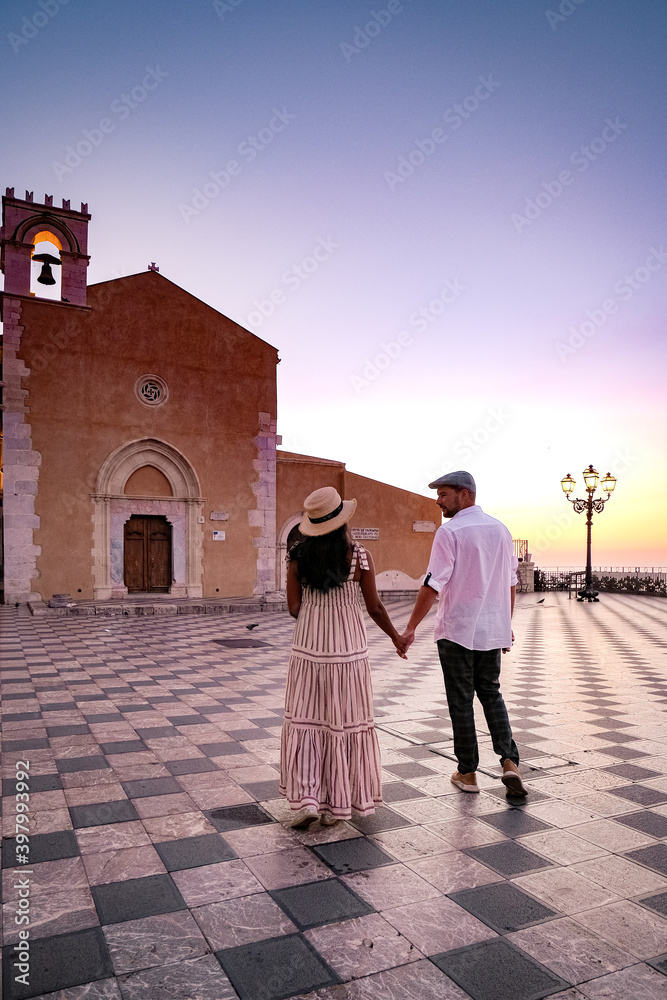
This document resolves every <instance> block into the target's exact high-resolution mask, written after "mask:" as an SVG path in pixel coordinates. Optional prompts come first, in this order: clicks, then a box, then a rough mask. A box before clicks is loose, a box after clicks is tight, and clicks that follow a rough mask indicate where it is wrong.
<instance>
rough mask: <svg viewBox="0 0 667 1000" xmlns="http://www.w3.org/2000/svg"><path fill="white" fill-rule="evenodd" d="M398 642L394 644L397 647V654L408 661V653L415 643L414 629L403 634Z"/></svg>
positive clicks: (408, 629)
mask: <svg viewBox="0 0 667 1000" xmlns="http://www.w3.org/2000/svg"><path fill="white" fill-rule="evenodd" d="M398 640H399V641H398V642H397V643H394V645H395V646H396V652H397V653H398V655H399V656H401V657H403V659H404V660H407V655H406V654H407V651H408V649H409V648H410V646H411V645H412V643H413V642H414V641H415V630H414V629H413V628H406V630H405V631H404V632H403V634H402V635H399V637H398ZM399 643H400V645H399Z"/></svg>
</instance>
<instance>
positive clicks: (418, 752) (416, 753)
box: [385, 747, 434, 778]
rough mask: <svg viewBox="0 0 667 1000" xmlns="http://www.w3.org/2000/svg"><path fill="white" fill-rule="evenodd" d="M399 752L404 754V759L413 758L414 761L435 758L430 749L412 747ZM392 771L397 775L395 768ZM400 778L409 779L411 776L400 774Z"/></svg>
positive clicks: (402, 765)
mask: <svg viewBox="0 0 667 1000" xmlns="http://www.w3.org/2000/svg"><path fill="white" fill-rule="evenodd" d="M399 752H400V753H402V754H403V756H404V757H412V759H413V760H433V757H434V754H433V751H432V750H429V749H428V747H410V748H409V749H406V750H400V751H399ZM394 766H395V767H404V766H405V765H404V764H398V765H394ZM386 770H389V769H388V768H385V771H386ZM391 770H392V774H396V771H394V770H393V768H392V769H391ZM429 773H430V772H429ZM399 777H401V778H409V777H410V775H409V774H400V775H399ZM415 777H416V775H415Z"/></svg>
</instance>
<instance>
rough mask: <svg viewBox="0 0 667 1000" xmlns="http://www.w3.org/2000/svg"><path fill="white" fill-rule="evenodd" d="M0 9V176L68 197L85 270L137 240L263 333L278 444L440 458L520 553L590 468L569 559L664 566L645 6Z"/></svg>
mask: <svg viewBox="0 0 667 1000" xmlns="http://www.w3.org/2000/svg"><path fill="white" fill-rule="evenodd" d="M137 8H138V10H137ZM0 19H1V25H2V31H1V32H0V44H1V45H3V46H4V58H3V59H2V76H3V84H4V87H3V92H4V102H3V103H4V110H5V118H6V123H5V129H4V137H5V143H4V144H3V151H2V161H3V164H2V165H3V170H2V177H3V178H4V180H3V182H2V188H3V190H4V187H5V186H6V185H8V186H15V187H16V191H17V194H19V195H22V193H23V190H24V189H25V188H28V189H29V190H34V192H35V199H36V200H40V201H41V200H42V196H43V194H44V192H47V193H49V194H53V195H54V196H55V197H56V199H58V202H59V200H60V198H62V197H65V198H71V199H72V204H78V202H79V201H80V200H82V201H86V202H88V204H89V207H90V211H91V212H92V214H93V220H92V223H91V229H90V253H91V255H92V260H91V266H90V269H89V276H90V281H91V283H92V282H95V281H101V280H107V279H108V278H111V277H114V276H117V275H121V274H131V273H134V272H136V271H142V270H144V269H145V267H146V265H147V264H148V263H149V261H151V260H155V261H156V262H157V263H158V265H159V267H160V270H161V273H163V274H164V275H165V276H167V277H169V278H170V279H171V280H173V281H175V282H176V283H177V284H179V285H181V286H182V287H184V288H186V289H187V290H188V291H190V292H192V293H193V294H195V295H197V296H199V297H200V298H202V299H203V300H205V301H206V302H209V303H210V304H211V305H213V306H214V307H215V308H217V309H219V310H220V311H221V312H223V313H225V314H226V315H228V316H230V317H232V318H233V319H234V320H236V321H238V322H240V323H242V324H243V325H244V326H246V327H247V328H248V329H250V330H252V331H253V332H255V333H257V334H258V335H259V336H261V337H262V338H263V339H265V340H268V341H269V342H270V343H272V344H274V345H276V346H277V347H278V348H279V349H280V354H281V358H282V364H281V365H280V367H279V370H278V373H279V431H281V432H282V434H283V438H284V447H286V448H288V449H290V450H295V451H303V452H305V453H309V454H317V455H323V456H325V457H329V458H336V459H342V460H344V461H346V462H347V464H348V468H350V469H352V470H353V471H355V472H359V473H362V474H364V475H368V476H372V477H375V478H377V479H381V480H384V481H386V482H390V483H393V484H395V485H397V486H401V487H403V488H406V489H411V490H415V491H418V492H428V491H427V490H426V486H427V484H428V482H429V480H430V479H431V478H433V477H434V476H436V475H438V474H440V473H441V472H442V471H444V470H445V469H446V468H448V467H449V468H460V467H463V468H468V469H470V471H472V472H473V473H474V475H475V477H476V479H477V482H478V485H479V495H478V499H479V502H480V504H481V505H482V506H483V507H484V508H485V509H486V510H488V511H489V512H490V513H493V514H495V515H496V516H500V517H502V518H503V519H504V520H505V521H506V522H507V524H508V526H509V527H510V528H511V530H512V532H513V533H514V535H515V536H518V537H526V538H528V539H529V541H530V542H531V547H532V548H533V550H534V551H537V552H538V554H539V561H540V562H541V563H542V564H544V565H547V564H554V565H555V564H557V563H565V562H567V563H569V562H581V561H582V559H583V549H584V524H583V518H582V517H579V518H577V517H575V516H574V515H572V516H570V517H569V519H566V520H567V523H565V522H564V520H563V517H562V515H563V514H566V515H567V514H568V513H569V509H568V507H567V506H566V503H565V500H564V499H563V497H562V494H561V491H560V486H559V480H560V478H561V477H562V476H563V475H564V474H565V473H566V472H568V471H570V472H572V474H573V475H574V476H575V478H577V479H578V482H579V484H581V470H582V469H583V468H584V467H585V466H586V465H588V463H589V462H593V463H594V464H595V465H596V466H597V467H598V469H599V470H600V472H601V473H604V472H606V471H607V470H608V469H610V470H611V471H612V472H614V473H615V474H616V475H617V477H618V481H619V482H618V487H617V493H616V495H615V496H614V497H613V498H612V500H611V501H610V504H609V507H608V508H607V510H606V511H605V512H604V514H603V515H600V517H599V518H598V519H597V521H596V527H595V529H594V561H595V562H597V563H612V562H617V563H624V564H626V565H627V564H629V563H631V564H635V563H636V564H649V565H650V564H660V563H663V564H665V563H667V534H666V529H665V518H664V515H661V513H660V510H661V506H664V505H663V504H661V498H662V497H663V496H664V490H665V488H666V487H667V473H666V472H665V461H664V444H663V442H664V440H665V430H666V429H665V419H664V415H665V405H664V384H665V336H664V322H665V276H666V275H667V252H666V248H667V225H666V221H665V197H664V164H665V154H666V152H667V148H666V147H667V143H666V137H665V136H666V133H665V118H664V94H665V83H666V81H665V76H666V74H665V59H664V52H665V41H666V36H667V8H666V7H665V5H664V2H662V0H644V2H643V3H642V4H637V3H634V4H632V3H631V2H630V0H607V2H603V0H585V2H584V0H579V2H578V3H577V2H575V0H559V2H558V3H549V2H548V0H545V4H544V6H543V5H542V4H536V3H535V2H534V0H515V2H513V3H511V4H499V3H497V2H490V0H479V2H476V3H470V2H469V0H468V2H466V0H448V2H446V3H443V2H441V0H402V2H398V0H392V2H391V3H387V2H385V0H379V2H378V3H377V4H371V3H369V4H366V3H362V2H358V0H355V2H352V0H338V2H336V3H335V4H334V3H324V2H322V0H319V2H318V0H283V2H282V3H280V4H277V3H275V2H273V3H272V2H269V0H216V3H212V2H198V0H196V2H190V3H188V4H184V3H176V2H174V0H167V2H162V3H159V4H158V3H153V2H148V3H141V4H136V3H130V2H129V0H113V2H111V0H106V2H105V0H101V2H97V0H96V2H95V3H90V2H87V3H86V2H84V0H69V2H68V3H62V2H59V0H35V2H34V3H31V2H16V0H6V2H5V3H4V4H3V6H2V9H1V11H0ZM102 123H105V124H102ZM77 150H78V151H77ZM184 349H185V350H187V343H185V342H184ZM559 518H560V521H559ZM551 536H554V537H551ZM540 538H541V539H542V540H543V541H544V545H543V546H542V548H541V549H540V547H539V545H536V544H535V541H536V540H539V539H540Z"/></svg>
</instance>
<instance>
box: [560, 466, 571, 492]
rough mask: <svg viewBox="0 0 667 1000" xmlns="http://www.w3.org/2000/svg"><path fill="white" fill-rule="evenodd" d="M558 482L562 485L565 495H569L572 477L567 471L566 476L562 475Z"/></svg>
mask: <svg viewBox="0 0 667 1000" xmlns="http://www.w3.org/2000/svg"><path fill="white" fill-rule="evenodd" d="M560 484H561V486H562V487H563V493H564V494H565V496H568V497H569V495H570V493H571V492H572V490H573V489H574V479H573V478H572V476H571V475H570V473H569V472H568V474H567V475H566V476H563V478H562V479H561V481H560Z"/></svg>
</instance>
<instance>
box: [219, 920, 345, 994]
mask: <svg viewBox="0 0 667 1000" xmlns="http://www.w3.org/2000/svg"><path fill="white" fill-rule="evenodd" d="M216 958H217V959H218V961H219V962H220V965H221V966H222V968H223V969H224V971H225V973H226V974H227V976H228V977H229V980H230V981H231V984H232V986H233V987H234V989H235V990H236V992H237V993H238V995H239V997H240V998H241V1000H278V998H279V997H280V998H282V997H291V996H294V994H295V993H310V992H311V991H312V990H315V989H318V988H319V987H322V986H332V985H333V984H335V983H338V982H340V980H339V979H338V977H337V976H336V975H335V973H334V972H333V971H332V970H331V969H330V968H329V966H328V965H327V964H326V963H325V962H324V960H323V959H322V958H321V957H320V955H318V953H317V952H316V951H315V950H314V948H312V947H311V946H310V945H309V944H308V942H307V941H306V940H305V939H304V938H302V937H301V935H300V934H288V935H286V936H285V937H278V938H270V939H269V940H268V941H257V942H254V943H253V944H244V945H240V946H239V947H238V948H226V949H225V950H224V951H218V952H216Z"/></svg>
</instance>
